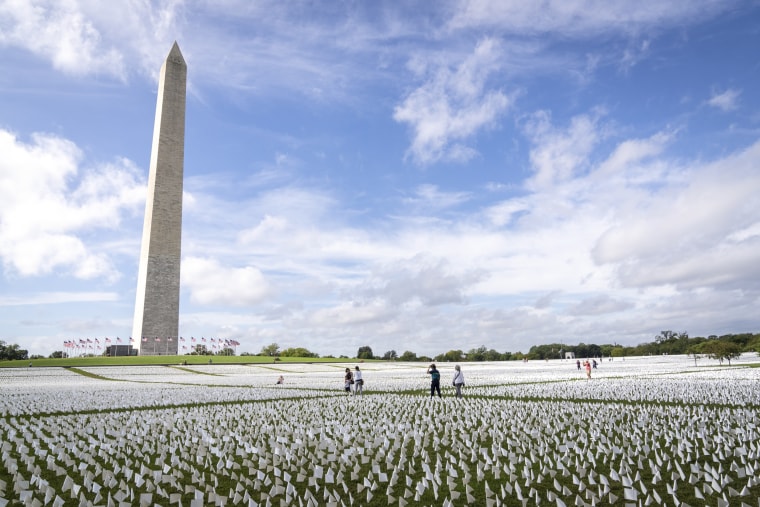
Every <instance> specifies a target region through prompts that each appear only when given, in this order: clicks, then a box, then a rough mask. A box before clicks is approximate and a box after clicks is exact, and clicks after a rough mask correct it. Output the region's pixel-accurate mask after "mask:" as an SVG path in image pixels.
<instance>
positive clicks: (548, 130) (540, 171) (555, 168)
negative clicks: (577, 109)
mask: <svg viewBox="0 0 760 507" xmlns="http://www.w3.org/2000/svg"><path fill="white" fill-rule="evenodd" d="M597 123H598V118H596V117H593V116H588V115H580V116H576V117H575V118H573V119H572V120H571V122H570V125H569V126H568V128H567V129H564V130H563V129H558V128H555V127H554V126H553V125H552V124H551V117H550V115H549V114H548V113H547V112H545V111H541V112H538V113H536V114H534V115H533V116H532V117H530V118H529V119H528V121H527V122H526V124H525V131H526V133H527V135H528V137H529V138H530V139H531V142H532V143H533V144H534V145H535V147H534V148H533V149H531V151H530V161H531V164H532V165H533V171H534V172H535V175H534V176H533V177H532V178H530V179H529V180H528V181H527V182H526V186H527V187H528V188H530V189H532V190H540V189H546V188H549V187H551V186H553V185H555V184H557V183H561V182H564V181H567V180H569V179H571V178H573V177H577V176H578V175H579V174H580V173H581V172H583V171H584V170H587V169H588V162H589V155H590V154H591V153H592V150H593V149H594V147H595V146H596V144H597V143H598V142H599V140H600V138H601V137H602V133H601V132H600V131H599V129H598V125H597Z"/></svg>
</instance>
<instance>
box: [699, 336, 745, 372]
mask: <svg viewBox="0 0 760 507" xmlns="http://www.w3.org/2000/svg"><path fill="white" fill-rule="evenodd" d="M700 348H701V350H702V352H703V353H705V354H707V356H708V357H710V358H712V359H717V360H718V361H720V364H723V360H727V361H728V365H729V366H730V365H731V359H736V358H737V357H739V356H741V353H742V351H741V348H740V347H739V345H737V344H736V343H733V342H727V341H723V340H710V341H706V342H704V343H703V344H702V345H701V346H700Z"/></svg>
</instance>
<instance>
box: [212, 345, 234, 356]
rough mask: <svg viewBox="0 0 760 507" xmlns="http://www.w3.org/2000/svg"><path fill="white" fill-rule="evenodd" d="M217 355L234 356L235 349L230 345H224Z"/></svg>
mask: <svg viewBox="0 0 760 507" xmlns="http://www.w3.org/2000/svg"><path fill="white" fill-rule="evenodd" d="M216 355H217V356H234V355H235V351H234V350H232V349H231V348H230V347H224V348H223V349H222V350H220V351H219V352H217V353H216Z"/></svg>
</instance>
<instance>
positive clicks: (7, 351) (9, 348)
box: [0, 340, 29, 361]
mask: <svg viewBox="0 0 760 507" xmlns="http://www.w3.org/2000/svg"><path fill="white" fill-rule="evenodd" d="M19 359H22V360H23V359H29V352H28V351H26V350H24V349H22V348H19V346H18V345H17V344H15V343H13V344H10V345H7V344H6V343H5V342H4V341H2V340H0V360H9V361H12V360H19Z"/></svg>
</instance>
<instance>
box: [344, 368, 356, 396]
mask: <svg viewBox="0 0 760 507" xmlns="http://www.w3.org/2000/svg"><path fill="white" fill-rule="evenodd" d="M343 380H344V381H345V388H346V394H351V384H353V383H354V376H353V375H352V374H351V368H346V375H345V376H344V377H343Z"/></svg>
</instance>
